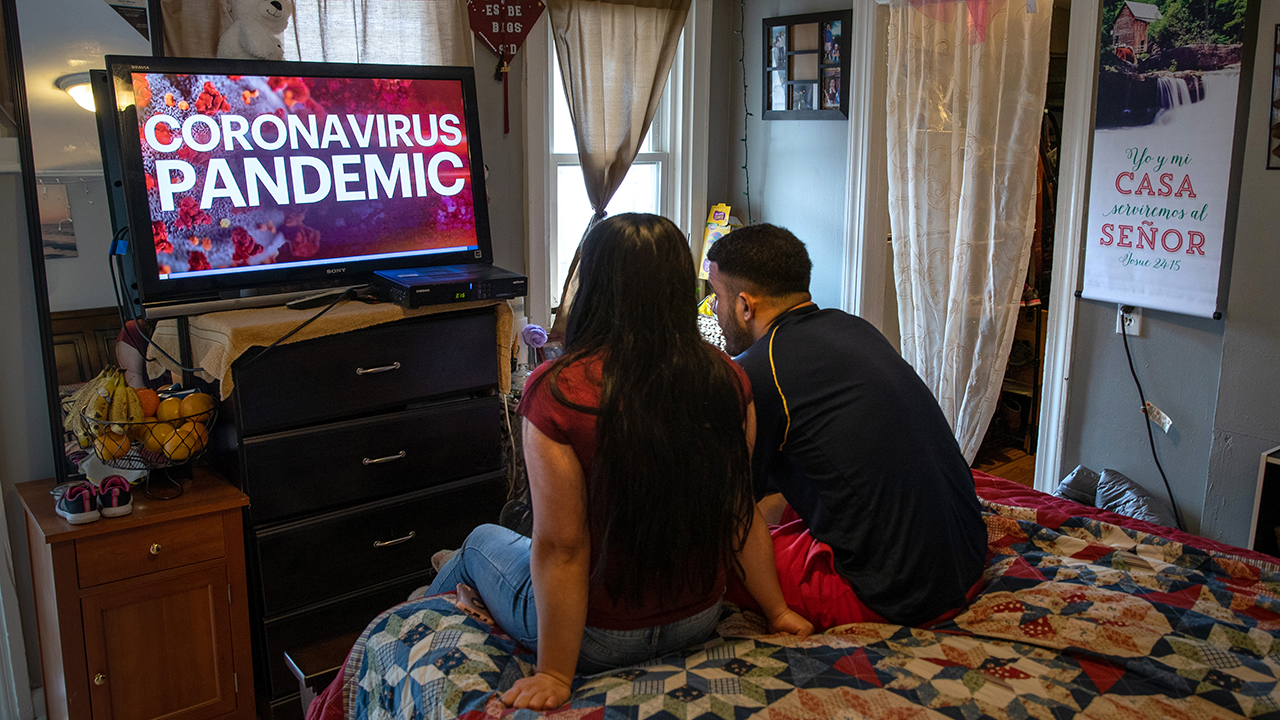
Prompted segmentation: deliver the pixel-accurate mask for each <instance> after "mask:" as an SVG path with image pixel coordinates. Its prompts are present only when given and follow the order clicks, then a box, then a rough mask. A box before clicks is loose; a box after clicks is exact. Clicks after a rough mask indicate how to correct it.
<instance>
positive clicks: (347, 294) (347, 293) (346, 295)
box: [240, 286, 362, 368]
mask: <svg viewBox="0 0 1280 720" xmlns="http://www.w3.org/2000/svg"><path fill="white" fill-rule="evenodd" d="M361 289H362V286H356V287H349V288H347V289H346V290H343V291H342V292H340V293H338V295H337V296H336V297H334V298H333V302H331V303H329V304H328V305H326V306H325V307H324V309H322V310H321V311H320V312H318V313H316V314H315V315H312V316H311V317H310V318H308V319H306V320H305V321H303V322H302V324H300V325H298V326H297V327H295V328H294V329H292V330H290V331H289V332H287V333H285V334H284V335H282V336H280V337H279V338H276V341H275V342H273V343H271V344H270V345H268V346H266V347H265V348H263V350H262V352H260V353H258V354H257V355H254V356H253V357H251V358H249V359H248V360H245V361H244V362H242V363H240V367H241V368H245V367H248V366H250V365H252V364H253V363H255V362H257V361H258V359H259V358H261V357H262V356H263V355H266V354H267V351H269V350H270V349H271V348H273V347H275V346H277V345H279V344H280V343H282V342H284V341H285V340H288V339H289V338H291V337H293V336H294V334H295V333H297V332H298V331H299V330H301V329H302V328H304V327H306V326H308V325H310V324H311V323H313V322H315V321H316V320H319V319H320V316H321V315H324V314H325V313H327V312H329V311H330V310H332V309H334V308H335V307H337V306H338V303H340V302H342V301H343V300H349V299H351V298H353V297H355V296H356V295H357V293H358V291H360V290H361Z"/></svg>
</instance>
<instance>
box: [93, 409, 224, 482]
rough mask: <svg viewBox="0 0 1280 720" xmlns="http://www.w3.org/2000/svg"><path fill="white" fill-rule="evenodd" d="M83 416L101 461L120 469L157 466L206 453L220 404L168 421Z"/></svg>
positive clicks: (151, 468) (166, 465)
mask: <svg viewBox="0 0 1280 720" xmlns="http://www.w3.org/2000/svg"><path fill="white" fill-rule="evenodd" d="M83 417H84V423H85V425H86V426H87V427H88V428H89V430H90V435H91V436H92V437H93V454H94V455H95V456H97V458H98V460H100V461H101V462H102V464H104V465H107V466H108V467H113V468H116V469H119V470H157V469H160V468H167V467H173V466H175V465H184V464H186V463H189V462H191V461H193V460H196V459H198V458H199V457H200V456H201V455H204V452H205V450H207V449H208V447H209V429H210V428H211V427H213V423H214V422H215V421H216V420H217V419H218V407H217V405H216V404H215V405H214V406H213V407H212V408H210V409H208V410H203V411H201V412H199V413H196V414H195V415H191V416H187V417H179V418H174V419H172V420H168V421H163V420H146V421H143V422H119V423H113V422H108V421H105V420H95V419H93V418H91V417H89V416H87V415H85V416H83ZM121 430H123V431H124V432H120V431H121Z"/></svg>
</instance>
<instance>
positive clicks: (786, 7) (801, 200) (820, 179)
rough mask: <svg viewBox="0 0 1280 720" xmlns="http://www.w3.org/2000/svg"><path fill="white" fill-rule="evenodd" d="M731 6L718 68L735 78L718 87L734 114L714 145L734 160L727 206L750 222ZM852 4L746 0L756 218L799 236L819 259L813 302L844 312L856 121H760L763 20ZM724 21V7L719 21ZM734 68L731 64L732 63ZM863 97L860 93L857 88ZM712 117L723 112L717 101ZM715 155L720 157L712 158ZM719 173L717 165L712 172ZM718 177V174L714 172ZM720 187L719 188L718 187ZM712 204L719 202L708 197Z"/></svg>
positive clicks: (717, 122)
mask: <svg viewBox="0 0 1280 720" xmlns="http://www.w3.org/2000/svg"><path fill="white" fill-rule="evenodd" d="M723 5H728V6H729V8H728V9H729V13H728V18H727V19H728V21H729V23H730V24H731V27H729V28H727V30H728V32H729V33H730V34H729V35H728V38H727V39H726V38H725V34H726V28H724V27H722V26H717V27H718V34H719V38H718V39H719V40H720V42H717V44H716V48H717V56H718V58H719V62H718V63H717V64H716V65H714V66H713V67H725V66H726V65H727V66H728V67H729V72H730V75H729V76H728V77H724V76H713V80H712V85H713V86H716V85H721V84H725V85H728V86H729V91H730V102H729V105H728V108H727V110H728V112H727V113H726V114H724V115H713V116H712V118H711V127H712V128H724V130H723V131H722V132H721V133H720V134H719V136H718V137H717V136H716V135H713V136H712V143H713V145H714V144H715V143H717V142H719V143H720V147H721V148H727V150H720V149H717V153H718V152H723V153H724V157H726V158H727V160H728V166H729V170H728V193H727V198H726V199H725V200H724V202H727V203H729V204H730V205H732V206H733V210H734V215H736V216H738V218H739V219H740V220H742V221H743V222H746V221H747V212H746V198H745V197H744V196H743V195H742V193H743V192H744V191H746V190H747V183H746V177H745V175H744V173H743V172H742V170H740V169H739V168H740V167H741V166H742V165H743V164H744V162H743V160H744V154H743V143H741V142H739V140H740V138H742V127H743V126H742V115H743V106H742V75H741V73H740V68H741V67H742V66H740V65H739V64H738V57H739V52H740V49H741V46H740V44H739V38H738V36H737V35H732V34H731V33H732V31H734V30H737V29H738V27H739V22H740V19H739V10H738V3H734V2H725V1H723V0H722V1H721V2H718V3H717V6H718V7H721V6H723ZM847 6H848V5H847V3H840V2H833V1H832V0H746V22H745V25H744V29H743V34H742V41H744V42H746V58H745V63H744V65H745V68H746V80H747V83H746V84H747V108H748V110H749V111H750V112H751V116H750V117H748V118H747V120H748V123H747V130H746V137H747V143H746V145H747V151H748V152H747V155H748V156H747V158H746V160H747V163H746V164H749V167H748V170H749V171H750V181H751V182H750V191H751V210H752V216H751V219H752V220H753V221H754V222H768V223H773V224H774V225H781V226H783V227H785V228H787V229H789V230H791V231H792V232H793V233H795V234H796V236H797V237H799V238H800V239H801V240H803V241H804V243H805V245H807V246H808V248H809V256H810V258H811V259H812V260H813V279H812V281H811V283H810V289H811V290H812V292H813V299H814V300H815V301H816V302H817V303H818V304H819V305H821V306H822V307H840V290H841V287H840V286H841V277H842V276H843V274H844V262H843V258H844V225H845V217H844V212H845V195H846V188H847V181H846V178H845V173H846V172H848V167H847V163H848V149H849V123H848V121H846V120H768V121H766V120H763V119H761V111H762V99H761V94H760V93H761V87H760V86H761V76H762V73H763V68H762V66H761V63H762V62H763V58H762V57H761V55H762V52H763V50H762V39H761V37H760V35H761V32H762V30H761V23H762V21H763V20H764V18H767V17H778V16H782V15H799V14H802V13H811V12H825V11H829V10H841V9H844V8H845V7H847ZM722 19H726V18H724V14H723V13H722V12H721V11H720V10H719V9H718V10H717V12H716V20H717V22H719V21H721V20H722ZM726 57H727V58H729V59H730V60H731V63H726V62H725V58H726ZM850 92H856V89H852V88H851V89H850ZM712 99H713V105H712V112H713V113H716V112H721V113H723V112H724V108H723V106H721V107H717V106H716V104H715V103H714V100H715V97H714V96H713V98H712ZM711 157H713V158H714V157H718V155H717V154H716V153H712V155H711ZM713 168H714V166H713ZM713 175H714V173H713ZM713 187H714V186H713ZM707 197H708V200H709V201H717V196H716V195H715V194H712V193H708V196H707Z"/></svg>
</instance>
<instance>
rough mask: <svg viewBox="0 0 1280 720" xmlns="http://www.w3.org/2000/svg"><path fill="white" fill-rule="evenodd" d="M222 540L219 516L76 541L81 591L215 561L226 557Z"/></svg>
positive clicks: (200, 517)
mask: <svg viewBox="0 0 1280 720" xmlns="http://www.w3.org/2000/svg"><path fill="white" fill-rule="evenodd" d="M102 522H111V520H103V521H102ZM225 540H226V538H225V537H224V535H223V528H222V514H221V513H213V514H209V515H198V516H195V517H190V518H183V519H182V520H171V521H169V522H163V523H157V524H155V525H146V526H144V527H138V528H132V529H129V530H121V531H119V532H114V533H111V534H109V535H98V536H95V537H90V538H84V539H81V540H76V541H75V543H76V572H77V574H78V575H79V578H80V587H82V588H87V587H93V586H95V585H102V584H104V583H109V582H115V581H116V580H124V579H125V578H131V577H137V576H139V575H146V574H148V573H153V572H159V571H161V570H168V569H170V568H176V567H182V566H183V565H192V564H194V563H198V562H204V561H206V560H215V559H217V558H220V557H224V556H225V555H226V546H225V544H224V543H225Z"/></svg>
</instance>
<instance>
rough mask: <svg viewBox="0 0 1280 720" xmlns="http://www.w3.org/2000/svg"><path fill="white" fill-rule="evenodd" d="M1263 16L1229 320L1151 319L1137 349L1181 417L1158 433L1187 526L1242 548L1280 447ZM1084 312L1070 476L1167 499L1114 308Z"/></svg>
mask: <svg viewBox="0 0 1280 720" xmlns="http://www.w3.org/2000/svg"><path fill="white" fill-rule="evenodd" d="M1261 13H1262V15H1261V18H1260V21H1259V23H1258V27H1260V28H1262V29H1261V30H1260V31H1259V36H1260V37H1259V40H1260V42H1259V47H1258V49H1257V60H1256V64H1255V69H1254V73H1253V77H1252V78H1251V79H1249V78H1244V79H1242V83H1251V88H1252V89H1251V102H1250V109H1249V128H1248V134H1247V136H1246V141H1245V142H1246V147H1245V156H1244V167H1243V176H1242V181H1243V182H1242V189H1241V194H1240V210H1239V213H1238V221H1237V228H1236V244H1235V253H1234V260H1233V263H1232V278H1231V284H1230V294H1229V298H1228V304H1227V311H1226V314H1225V316H1224V317H1223V319H1222V320H1209V319H1204V318H1193V317H1188V316H1183V315H1176V314H1172V313H1164V312H1157V311H1151V310H1147V311H1144V313H1145V314H1144V316H1143V320H1142V323H1143V327H1142V336H1141V337H1139V338H1137V339H1134V340H1132V341H1131V343H1130V347H1131V349H1132V350H1133V359H1134V365H1135V367H1136V368H1137V372H1138V377H1139V379H1140V380H1141V381H1142V387H1143V390H1144V391H1145V393H1146V396H1147V399H1148V400H1149V401H1150V402H1152V403H1154V404H1155V405H1157V406H1158V407H1160V408H1161V409H1162V410H1164V411H1165V412H1166V413H1167V414H1168V415H1169V416H1170V417H1171V418H1172V419H1173V429H1172V431H1171V432H1170V433H1169V434H1168V435H1165V434H1164V433H1163V432H1161V431H1159V430H1158V429H1156V431H1155V440H1156V452H1157V453H1158V454H1159V456H1160V461H1161V464H1162V465H1163V466H1164V469H1165V473H1166V474H1167V475H1168V477H1169V483H1170V485H1171V486H1172V488H1173V493H1174V497H1175V498H1176V499H1177V501H1178V508H1179V510H1180V511H1181V512H1182V514H1183V518H1184V520H1185V521H1186V523H1187V525H1188V528H1189V529H1190V530H1191V531H1192V532H1195V533H1198V534H1201V535H1204V536H1205V537H1209V538H1213V539H1215V540H1221V541H1224V542H1228V543H1232V544H1235V545H1247V544H1248V541H1249V535H1248V534H1249V524H1250V521H1251V519H1252V512H1253V497H1254V491H1255V489H1256V486H1257V477H1258V461H1259V456H1260V454H1261V453H1262V452H1263V451H1264V450H1267V449H1269V448H1272V447H1275V446H1277V445H1280V386H1278V385H1277V382H1276V375H1277V370H1278V369H1280V315H1278V314H1277V313H1276V310H1275V308H1276V302H1275V297H1274V286H1275V279H1274V269H1275V268H1276V267H1277V266H1278V263H1280V246H1277V244H1276V242H1275V228H1276V227H1277V226H1280V206H1278V205H1277V203H1276V197H1278V196H1280V173H1274V172H1270V173H1269V172H1268V171H1267V170H1266V169H1265V168H1266V165H1265V157H1266V153H1267V130H1268V121H1269V112H1270V109H1271V107H1270V106H1271V72H1272V52H1273V51H1272V49H1271V48H1272V43H1271V42H1270V40H1271V28H1273V27H1275V25H1276V23H1277V22H1280V4H1276V3H1264V4H1263V5H1262V10H1261ZM1078 303H1079V306H1078V308H1077V310H1078V315H1077V326H1076V337H1075V345H1074V347H1073V353H1074V365H1073V369H1072V377H1071V393H1070V398H1069V400H1068V405H1067V409H1066V416H1067V431H1066V438H1065V440H1066V442H1065V447H1064V462H1063V467H1062V468H1060V475H1061V474H1065V473H1066V472H1069V471H1070V469H1071V468H1072V467H1074V466H1075V465H1076V464H1077V463H1083V464H1085V465H1088V466H1089V467H1092V468H1093V469H1095V470H1102V469H1104V468H1115V469H1116V470H1119V471H1121V472H1123V473H1124V474H1126V475H1128V476H1129V477H1132V478H1133V479H1134V480H1137V481H1138V482H1140V483H1142V485H1143V486H1144V487H1145V488H1146V489H1147V490H1149V491H1151V492H1154V493H1160V494H1161V495H1163V493H1164V488H1163V485H1162V483H1161V480H1160V475H1159V473H1158V471H1157V470H1156V468H1155V465H1154V463H1153V462H1152V460H1151V451H1150V449H1149V447H1148V441H1147V435H1146V428H1145V423H1146V421H1145V419H1144V418H1143V417H1142V416H1141V415H1140V414H1139V413H1138V408H1139V403H1138V392H1137V390H1136V389H1135V387H1134V384H1133V380H1132V378H1131V377H1130V375H1129V367H1128V363H1127V361H1126V359H1125V353H1124V348H1123V346H1122V345H1121V340H1120V336H1119V335H1117V334H1116V333H1115V316H1116V309H1115V306H1114V305H1108V304H1104V303H1096V302H1090V301H1083V300H1082V301H1078ZM1154 427H1155V426H1153V428H1154Z"/></svg>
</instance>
